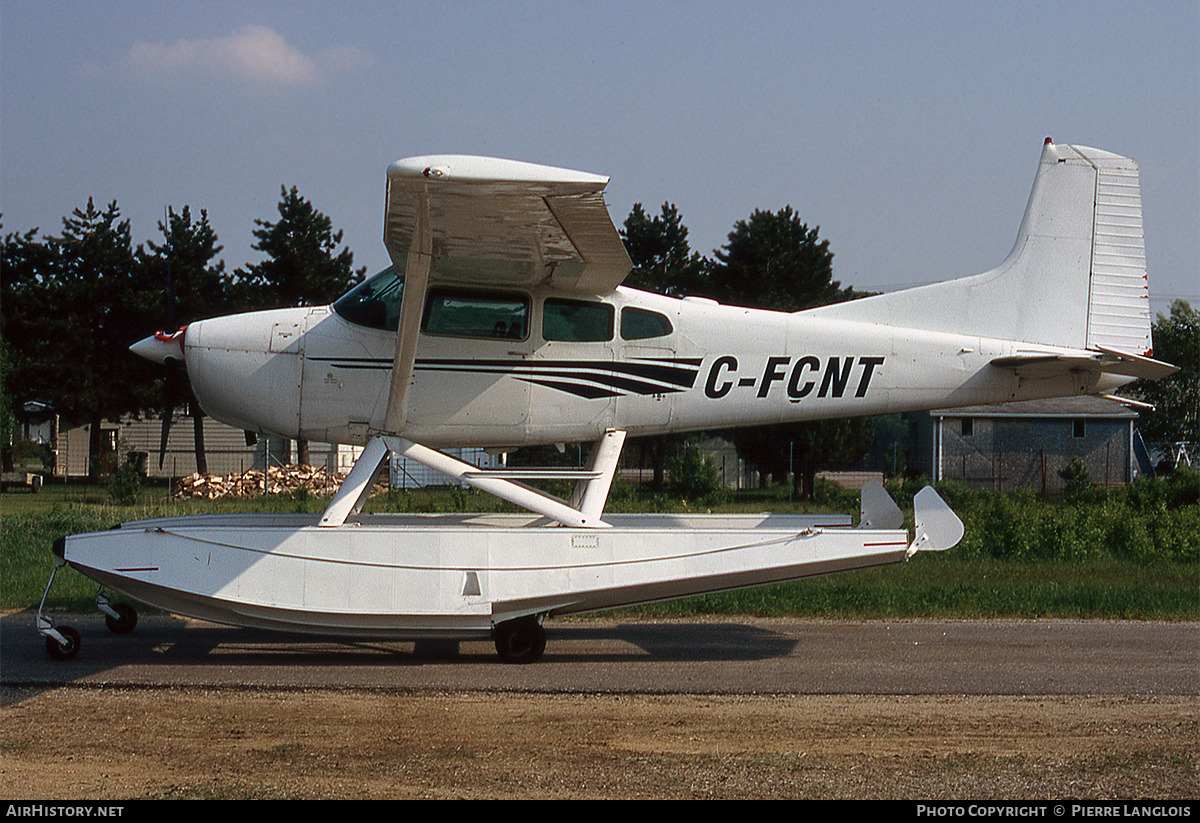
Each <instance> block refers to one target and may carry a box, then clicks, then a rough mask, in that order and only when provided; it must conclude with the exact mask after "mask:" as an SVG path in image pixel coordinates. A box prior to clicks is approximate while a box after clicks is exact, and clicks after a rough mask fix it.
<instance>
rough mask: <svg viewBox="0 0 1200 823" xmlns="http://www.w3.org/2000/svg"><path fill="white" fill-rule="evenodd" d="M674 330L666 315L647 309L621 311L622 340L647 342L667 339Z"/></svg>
mask: <svg viewBox="0 0 1200 823" xmlns="http://www.w3.org/2000/svg"><path fill="white" fill-rule="evenodd" d="M672 331H674V329H673V328H672V327H671V321H670V320H668V319H667V316H666V315H664V314H659V313H658V312H656V311H647V310H646V309H635V308H625V309H621V339H622V340H647V339H649V338H651V337H666V336H667V335H668V334H670V333H671V332H672Z"/></svg>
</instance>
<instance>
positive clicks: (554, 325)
mask: <svg viewBox="0 0 1200 823" xmlns="http://www.w3.org/2000/svg"><path fill="white" fill-rule="evenodd" d="M614 315H615V311H614V310H613V307H612V306H610V305H609V304H608V303H596V302H593V301H591V300H565V299H560V298H550V299H549V300H547V301H546V302H545V304H544V307H543V310H542V337H543V338H544V339H546V340H563V341H569V342H574V343H597V342H601V341H605V340H612V339H613V318H614Z"/></svg>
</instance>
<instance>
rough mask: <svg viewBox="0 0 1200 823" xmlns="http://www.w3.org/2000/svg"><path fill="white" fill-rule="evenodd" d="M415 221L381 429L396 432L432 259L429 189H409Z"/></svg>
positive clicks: (403, 419) (403, 415)
mask: <svg viewBox="0 0 1200 823" xmlns="http://www.w3.org/2000/svg"><path fill="white" fill-rule="evenodd" d="M413 199H414V201H415V203H416V212H417V222H416V226H415V228H414V230H413V243H412V246H411V247H410V248H409V249H408V258H407V261H406V263H405V267H404V294H403V297H401V300H400V326H399V328H398V329H397V330H396V354H395V357H394V358H393V359H392V387H391V390H390V393H389V394H388V405H387V416H386V417H385V418H384V425H383V428H384V431H386V432H390V433H397V434H398V433H400V432H402V431H404V427H405V425H406V424H407V422H408V390H409V387H410V386H411V385H412V373H413V362H414V361H415V360H416V356H417V333H418V332H419V331H420V329H421V312H422V311H423V310H424V308H425V289H426V287H427V286H428V285H429V269H430V267H431V264H432V262H433V232H432V228H431V224H430V222H429V192H428V191H426V190H425V189H424V188H423V187H418V188H416V189H415V190H414V192H413Z"/></svg>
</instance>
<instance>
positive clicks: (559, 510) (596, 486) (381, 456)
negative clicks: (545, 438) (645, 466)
mask: <svg viewBox="0 0 1200 823" xmlns="http://www.w3.org/2000/svg"><path fill="white" fill-rule="evenodd" d="M624 444H625V432H623V431H618V430H610V431H606V432H605V433H604V434H603V435H602V436H601V437H600V439H599V440H598V441H596V444H595V446H594V447H593V448H592V453H591V457H590V459H589V461H588V465H587V467H586V468H583V469H563V468H549V469H525V468H522V469H511V470H510V469H481V468H479V467H478V466H475V465H472V464H471V463H467V462H465V461H463V460H459V459H458V458H456V457H452V456H451V455H448V454H446V453H445V452H440V451H438V450H437V449H431V448H429V447H428V446H422V445H421V444H420V443H414V442H412V441H411V440H406V439H404V438H403V437H393V436H390V435H378V436H376V437H372V438H371V439H370V441H369V442H368V443H367V446H366V448H365V449H364V450H363V453H362V455H361V456H360V457H359V458H358V460H357V461H356V462H355V464H354V468H353V469H351V470H350V474H349V475H348V476H347V477H346V479H345V481H343V483H342V486H341V488H340V489H338V491H337V494H335V495H334V496H333V499H332V500H330V501H329V506H328V507H327V508H326V509H325V514H324V515H323V516H322V518H321V525H322V526H340V525H342V524H343V523H345V522H346V518H347V517H349V516H350V515H351V514H355V513H357V512H359V511H360V510H361V509H362V504H363V503H364V502H365V501H366V499H367V496H368V495H369V494H370V491H371V485H372V483H373V481H374V479H375V477H376V475H377V474H378V473H379V469H380V468H381V467H382V465H383V461H384V460H385V459H386V458H387V456H388V453H389V452H394V453H396V454H399V455H402V456H404V457H408V458H411V459H413V460H416V461H417V462H418V463H420V464H422V465H424V466H427V467H429V468H431V469H433V470H434V471H438V472H441V473H442V474H444V475H446V476H447V477H450V478H453V479H454V480H460V481H462V482H464V483H466V484H467V485H469V486H471V487H473V488H476V489H479V490H480V491H484V492H487V493H488V494H493V495H495V496H496V497H499V498H500V499H501V500H507V501H508V502H510V503H515V504H516V505H518V506H520V507H521V508H524V509H527V510H529V511H531V512H533V513H534V514H540V515H542V516H543V517H547V518H549V519H551V520H553V521H555V522H556V523H559V524H561V525H564V526H573V527H575V528H592V529H595V528H607V527H608V524H607V523H605V522H604V521H603V520H602V519H601V518H602V516H603V514H604V504H605V503H606V502H607V501H608V492H609V490H610V489H611V488H612V481H613V478H614V477H615V476H616V473H617V463H618V461H619V459H620V456H621V449H622V447H623V446H624ZM527 480H568V481H574V482H575V484H576V486H575V494H574V496H573V497H572V500H571V502H569V503H568V502H567V501H565V500H560V499H559V498H557V497H554V496H553V495H550V494H546V493H545V492H543V491H540V490H538V489H535V488H533V487H531V486H528V485H526V484H525V482H523V481H527Z"/></svg>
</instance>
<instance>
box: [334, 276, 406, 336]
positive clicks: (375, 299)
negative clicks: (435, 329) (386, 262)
mask: <svg viewBox="0 0 1200 823" xmlns="http://www.w3.org/2000/svg"><path fill="white" fill-rule="evenodd" d="M403 299H404V276H403V275H399V274H396V269H395V267H394V266H388V267H387V268H386V269H384V270H383V271H381V272H379V274H376V275H375V276H374V277H371V278H370V279H368V280H365V281H364V282H362V283H359V284H358V285H357V286H355V287H354V288H352V289H351V290H350V291H348V292H346V293H345V294H344V295H342V296H341V297H339V298H338V299H337V300H336V301H334V304H333V310H334V311H335V312H337V314H338V316H339V317H341V318H342V319H343V320H345V321H347V322H350V323H353V324H355V325H356V326H366V327H367V328H368V329H381V330H382V331H396V330H397V329H398V328H399V327H400V303H401V301H402V300H403Z"/></svg>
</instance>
